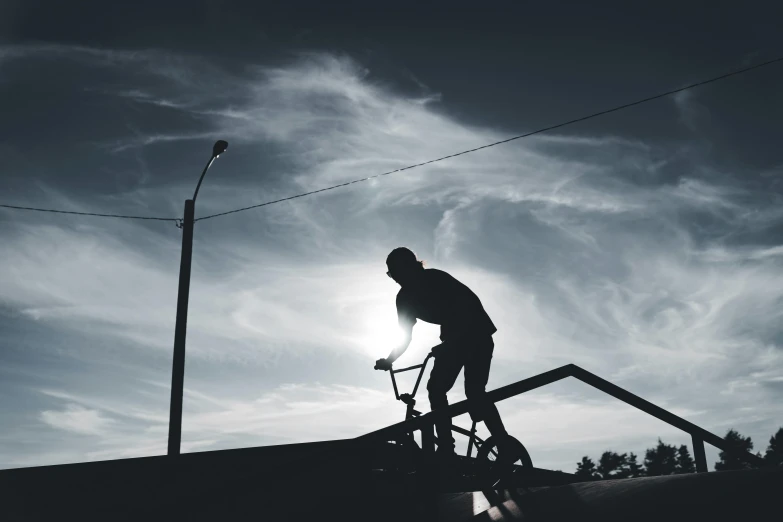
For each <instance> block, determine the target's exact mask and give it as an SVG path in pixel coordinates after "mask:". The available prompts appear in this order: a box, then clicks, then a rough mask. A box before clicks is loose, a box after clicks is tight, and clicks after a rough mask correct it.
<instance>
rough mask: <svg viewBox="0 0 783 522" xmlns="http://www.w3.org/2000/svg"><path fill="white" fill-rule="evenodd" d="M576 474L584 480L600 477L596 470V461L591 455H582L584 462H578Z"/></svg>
mask: <svg viewBox="0 0 783 522" xmlns="http://www.w3.org/2000/svg"><path fill="white" fill-rule="evenodd" d="M574 475H576V477H577V478H580V479H582V480H595V479H596V478H598V475H597V474H596V470H595V463H594V462H593V461H592V460H591V459H590V457H582V462H577V464H576V473H575V474H574Z"/></svg>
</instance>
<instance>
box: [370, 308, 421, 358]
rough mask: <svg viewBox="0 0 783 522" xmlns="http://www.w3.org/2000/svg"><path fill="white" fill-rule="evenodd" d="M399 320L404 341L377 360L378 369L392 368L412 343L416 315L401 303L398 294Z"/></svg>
mask: <svg viewBox="0 0 783 522" xmlns="http://www.w3.org/2000/svg"><path fill="white" fill-rule="evenodd" d="M397 321H398V322H399V325H400V329H401V330H402V332H403V336H404V337H403V339H402V342H401V343H400V344H399V345H398V346H397V347H395V348H394V349H393V350H392V351H391V353H390V354H389V356H388V357H387V358H385V359H378V360H377V361H375V369H376V370H390V369H391V366H392V363H394V361H396V360H397V359H399V358H400V356H401V355H402V354H403V353H405V350H407V349H408V346H409V345H410V344H411V338H412V337H413V325H415V324H416V317H415V316H413V314H411V313H410V312H409V311H408V310H407V309H406V307H405V306H404V305H401V303H400V299H399V296H397Z"/></svg>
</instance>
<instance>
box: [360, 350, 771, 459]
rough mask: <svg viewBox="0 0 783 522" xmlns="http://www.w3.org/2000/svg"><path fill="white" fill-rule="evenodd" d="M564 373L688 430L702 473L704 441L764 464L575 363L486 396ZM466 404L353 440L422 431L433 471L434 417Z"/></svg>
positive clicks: (367, 441)
mask: <svg viewBox="0 0 783 522" xmlns="http://www.w3.org/2000/svg"><path fill="white" fill-rule="evenodd" d="M566 377H575V378H577V379H579V380H580V381H582V382H584V383H586V384H589V385H590V386H592V387H594V388H596V389H599V390H601V391H602V392H604V393H607V394H609V395H611V396H612V397H614V398H616V399H619V400H621V401H623V402H624V403H626V404H630V405H631V406H633V407H635V408H637V409H640V410H642V411H643V412H645V413H648V414H650V415H652V416H653V417H656V418H658V419H660V420H662V421H664V422H666V423H667V424H670V425H672V426H674V427H676V428H679V429H681V430H683V431H684V432H686V433H688V434H690V436H691V441H692V444H693V454H694V458H695V461H696V471H697V472H701V473H703V472H707V471H708V470H707V458H706V456H705V452H704V443H705V442H708V443H710V444H712V445H713V446H715V447H716V448H718V449H721V450H723V451H724V452H726V453H728V454H731V455H735V456H736V457H737V458H739V459H740V460H743V461H745V462H747V463H749V464H753V465H758V466H763V465H764V460H763V459H762V458H760V457H758V456H756V455H754V454H752V453H749V452H747V451H744V450H742V449H741V448H737V447H735V446H734V445H732V444H731V443H729V442H728V441H726V440H725V439H722V438H720V437H718V436H717V435H715V434H713V433H710V432H709V431H707V430H705V429H703V428H701V427H699V426H697V425H695V424H693V423H691V422H688V421H686V420H685V419H683V418H681V417H678V416H677V415H674V414H673V413H671V412H668V411H666V410H664V409H663V408H661V407H660V406H656V405H655V404H653V403H651V402H648V401H646V400H644V399H642V398H641V397H639V396H637V395H634V394H633V393H631V392H629V391H627V390H624V389H623V388H620V387H619V386H616V385H614V384H612V383H611V382H609V381H607V380H605V379H602V378H601V377H598V376H597V375H595V374H592V373H590V372H588V371H587V370H584V369H582V368H580V367H579V366H576V365H574V364H567V365H565V366H561V367H560V368H556V369H554V370H550V371H548V372H544V373H541V374H539V375H536V376H534V377H530V378H528V379H524V380H521V381H519V382H516V383H514V384H509V385H507V386H503V387H502V388H498V389H496V390H493V391H490V392H487V398H488V399H489V400H491V401H492V402H493V403H496V402H498V401H502V400H505V399H508V398H510V397H514V396H516V395H520V394H522V393H526V392H529V391H531V390H535V389H536V388H541V387H542V386H546V385H548V384H552V383H553V382H557V381H559V380H562V379H565V378H566ZM417 384H418V383H417ZM395 391H396V390H395ZM468 405H469V401H468V400H467V399H466V400H463V401H460V402H457V403H455V404H451V405H449V406H448V408H443V409H442V410H437V411H431V412H429V413H426V414H424V415H421V416H418V417H415V418H413V419H409V420H406V421H403V422H399V423H397V424H393V425H391V426H387V427H386V428H382V429H380V430H377V431H373V432H370V433H367V434H365V435H362V436H360V437H357V438H356V439H355V440H356V441H357V442H359V443H360V444H363V445H364V448H367V449H366V450H365V451H370V450H369V445H371V444H373V443H377V442H386V441H389V440H395V439H397V438H399V437H402V436H403V435H404V434H406V433H412V432H414V431H421V434H422V450H424V458H425V462H424V471H425V473H428V472H429V473H432V472H433V471H434V467H433V466H434V455H433V453H434V444H435V442H434V426H435V422H436V419H440V418H441V417H449V418H453V417H456V416H458V415H462V414H465V413H467V412H468V409H469V406H468ZM364 472H365V473H367V472H369V470H364Z"/></svg>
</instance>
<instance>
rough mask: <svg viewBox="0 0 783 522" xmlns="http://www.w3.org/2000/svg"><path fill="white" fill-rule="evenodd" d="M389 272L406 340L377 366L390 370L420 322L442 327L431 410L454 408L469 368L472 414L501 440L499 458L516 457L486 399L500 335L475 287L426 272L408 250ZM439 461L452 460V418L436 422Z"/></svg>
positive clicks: (392, 258)
mask: <svg viewBox="0 0 783 522" xmlns="http://www.w3.org/2000/svg"><path fill="white" fill-rule="evenodd" d="M386 266H387V267H388V268H389V271H388V272H386V274H387V275H388V276H389V277H391V278H392V279H394V280H395V281H396V282H397V283H398V284H399V285H400V287H401V289H400V291H399V293H398V294H397V317H398V321H399V324H400V327H401V328H402V330H403V332H404V334H405V338H404V340H403V341H402V343H401V344H400V345H399V346H398V347H396V348H394V349H393V350H392V352H391V353H390V354H389V356H388V357H386V358H385V359H378V360H377V361H376V363H375V368H376V369H378V370H390V369H391V368H392V363H394V361H396V360H397V359H398V358H399V357H400V356H401V355H402V354H403V353H404V352H405V350H407V349H408V346H409V344H410V342H411V337H412V335H413V326H414V325H415V324H416V320H417V319H421V320H422V321H425V322H427V323H433V324H439V325H440V327H441V333H440V339H441V341H443V342H442V344H441V345H440V346H439V347H438V348H437V349H436V350H434V351H433V356H434V358H435V364H434V365H433V368H432V372H431V373H430V379H429V382H428V383H427V391H428V393H429V400H430V408H431V409H432V410H433V411H434V410H437V409H439V408H445V407H447V406H448V405H449V403H448V400H447V398H446V393H447V392H448V391H449V390H450V389H451V388H452V386H454V383H455V382H456V380H457V376H458V375H459V372H460V370H461V369H462V368H463V367H464V368H465V396H466V397H467V398H468V400H469V401H470V403H471V404H470V409H469V414H470V417H471V418H472V419H473V420H474V421H477V422H478V421H480V420H483V421H484V424H485V425H486V426H487V429H489V431H490V433H491V434H492V436H493V438H494V439H495V440H497V441H498V450H499V454H500V455H499V460H500V461H501V462H503V463H506V462H507V461H508V460H509V459H511V458H512V451H513V449H512V447H511V442H510V441H509V440H508V439H509V437H508V433H507V432H506V428H505V426H503V421H502V420H501V419H500V414H499V413H498V410H497V408H496V407H495V404H494V403H493V402H491V401H489V400H487V399H486V385H487V380H488V378H489V367H490V364H491V361H492V352H493V351H494V348H495V343H494V341H493V339H492V334H494V333H495V332H496V331H497V328H495V325H494V324H493V323H492V320H491V319H490V318H489V315H487V312H486V311H485V310H484V307H483V306H482V304H481V301H480V300H479V298H478V296H476V294H474V293H473V292H472V291H471V290H470V288H468V287H467V286H465V285H464V284H462V283H460V282H459V281H457V280H456V279H455V278H454V277H452V276H451V275H449V274H448V273H446V272H444V271H442V270H436V269H432V268H427V269H425V268H424V263H423V262H422V261H418V260H417V259H416V255H415V254H414V253H413V252H412V251H410V250H409V249H407V248H404V247H400V248H395V249H394V250H392V252H391V253H390V254H389V256H388V257H387V258H386ZM435 428H436V430H437V434H438V449H437V452H436V453H437V455H438V457H439V460H442V461H446V462H448V461H452V460H453V457H455V456H456V454H455V452H454V437H453V436H452V434H451V419H450V418H445V419H442V420H440V421H438V422H437V423H436V426H435Z"/></svg>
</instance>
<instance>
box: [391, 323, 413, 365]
mask: <svg viewBox="0 0 783 522" xmlns="http://www.w3.org/2000/svg"><path fill="white" fill-rule="evenodd" d="M400 323H401V324H400V328H402V330H403V333H404V335H405V337H403V340H402V342H400V344H399V346H397V347H396V348H394V349H393V350H392V351H391V353H390V354H389V356H388V357H387V358H386V360H387V361H389V364H393V363H394V361H396V360H397V359H399V358H400V356H401V355H402V354H404V353H405V350H407V349H408V346H409V345H410V344H411V338H412V337H413V323H412V322H404V323H403V322H402V321H400Z"/></svg>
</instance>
